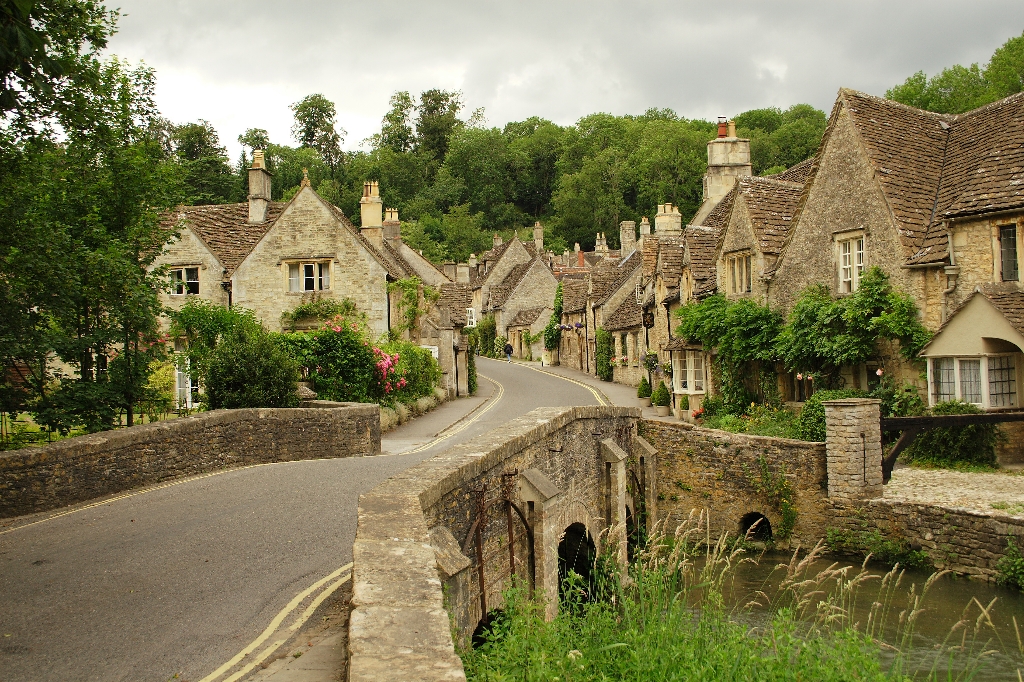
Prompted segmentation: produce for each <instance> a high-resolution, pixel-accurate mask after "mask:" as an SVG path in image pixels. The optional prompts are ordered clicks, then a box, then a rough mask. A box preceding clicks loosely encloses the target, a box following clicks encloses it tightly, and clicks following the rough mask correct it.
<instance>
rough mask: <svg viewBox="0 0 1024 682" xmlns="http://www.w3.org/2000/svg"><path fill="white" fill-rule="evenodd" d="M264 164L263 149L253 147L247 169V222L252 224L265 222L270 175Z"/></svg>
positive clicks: (268, 203)
mask: <svg viewBox="0 0 1024 682" xmlns="http://www.w3.org/2000/svg"><path fill="white" fill-rule="evenodd" d="M266 166H267V164H266V160H265V159H264V157H263V150H262V149H254V150H253V152H252V167H251V168H250V169H249V222H250V223H252V224H253V225H258V224H260V223H265V222H267V207H268V206H269V205H270V178H271V176H270V171H268V170H267V167H266Z"/></svg>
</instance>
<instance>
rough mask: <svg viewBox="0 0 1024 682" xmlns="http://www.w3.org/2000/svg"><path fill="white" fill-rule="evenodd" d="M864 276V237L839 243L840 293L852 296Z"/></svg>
mask: <svg viewBox="0 0 1024 682" xmlns="http://www.w3.org/2000/svg"><path fill="white" fill-rule="evenodd" d="M863 274H864V237H863V235H862V236H859V237H854V238H853V239H844V240H843V241H841V242H839V292H840V293H843V294H852V293H853V292H855V291H857V287H859V286H860V277H861V275H863Z"/></svg>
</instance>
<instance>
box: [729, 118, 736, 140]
mask: <svg viewBox="0 0 1024 682" xmlns="http://www.w3.org/2000/svg"><path fill="white" fill-rule="evenodd" d="M729 137H736V121H729Z"/></svg>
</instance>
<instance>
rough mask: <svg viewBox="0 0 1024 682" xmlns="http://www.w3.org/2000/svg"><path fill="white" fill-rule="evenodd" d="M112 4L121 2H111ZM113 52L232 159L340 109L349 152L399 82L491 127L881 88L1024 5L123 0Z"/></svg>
mask: <svg viewBox="0 0 1024 682" xmlns="http://www.w3.org/2000/svg"><path fill="white" fill-rule="evenodd" d="M111 6H115V7H116V6H117V4H115V3H114V2H112V3H111ZM120 8H121V11H122V13H123V14H124V15H126V16H123V17H122V18H121V20H120V22H119V32H118V33H117V35H115V36H114V38H113V40H112V41H111V45H110V47H111V52H113V53H115V54H118V55H120V56H122V57H126V58H128V59H130V60H133V61H137V60H144V61H145V62H146V63H148V64H149V65H150V66H153V67H155V69H156V71H157V96H158V102H159V105H160V108H161V110H162V112H163V114H164V115H165V116H167V117H168V118H170V119H171V120H172V121H174V122H176V123H181V122H185V121H194V120H197V119H200V118H205V119H207V120H209V121H211V122H212V123H213V124H214V126H215V127H216V128H217V130H218V132H219V133H220V136H221V140H222V142H223V143H224V144H225V145H226V146H227V147H228V149H229V152H230V153H231V155H232V157H235V156H237V154H238V152H239V150H240V147H239V145H238V144H237V141H236V138H237V136H238V135H239V133H241V132H242V131H243V130H245V129H246V128H250V127H255V128H266V129H267V130H268V131H270V137H271V139H272V140H273V141H275V142H277V143H285V144H293V141H292V140H291V135H290V127H291V122H292V118H291V112H290V111H289V109H288V105H289V104H290V103H292V102H295V101H297V100H299V99H301V98H302V97H303V96H305V95H307V94H310V93H314V92H320V93H323V94H324V95H326V96H327V97H328V98H329V99H331V100H332V101H334V102H335V104H336V105H337V108H338V122H339V124H340V125H341V126H342V127H344V128H345V129H346V130H347V131H348V135H347V137H346V140H345V144H344V146H345V148H347V149H354V148H357V147H359V146H360V144H361V143H362V141H363V140H364V139H365V138H366V137H368V136H369V135H371V134H373V133H374V132H376V131H377V130H378V129H379V127H380V120H381V117H382V116H383V115H384V113H385V112H386V111H387V109H388V99H389V97H390V96H391V94H392V93H393V92H395V91H397V90H409V91H410V92H412V93H413V96H416V95H417V94H418V93H419V92H420V91H422V90H426V89H428V88H432V87H439V88H444V89H448V90H461V91H462V92H463V93H464V97H465V99H464V101H465V103H466V107H467V112H466V113H467V115H468V112H469V111H470V110H472V109H475V108H477V107H484V108H485V113H486V117H487V121H488V123H489V124H490V125H494V126H502V125H504V124H505V123H506V122H508V121H513V120H521V119H523V118H527V117H529V116H542V117H544V118H548V119H551V120H553V121H555V122H556V123H561V124H570V123H573V122H574V121H576V120H577V119H578V118H579V117H581V116H584V115H586V114H590V113H593V112H597V111H604V112H610V113H613V114H638V113H642V112H643V111H645V110H646V109H649V108H651V107H659V108H660V107H668V108H672V109H674V110H675V111H677V112H678V113H679V114H681V115H683V116H686V117H688V118H713V117H715V116H719V115H733V114H737V113H739V112H741V111H745V110H747V109H752V108H756V107H765V106H778V107H782V108H785V107H787V106H789V105H791V104H794V103H797V102H808V103H810V104H813V105H814V106H816V107H818V108H820V109H823V110H825V111H826V112H827V111H829V110H830V109H831V107H832V103H833V101H834V99H835V95H836V91H837V90H838V88H840V87H850V88H855V89H858V90H863V91H865V92H869V93H873V94H878V95H882V94H884V93H885V90H886V89H887V88H889V87H891V86H892V85H893V84H895V83H899V82H901V81H902V80H903V79H904V78H906V77H907V76H909V75H910V74H912V73H914V72H915V71H918V70H921V69H923V70H924V71H926V72H927V73H929V74H932V73H934V72H936V71H938V70H940V69H941V68H943V67H945V66H948V65H951V64H955V63H961V64H969V63H971V62H981V63H984V62H985V61H987V59H988V57H989V56H990V55H991V54H992V51H993V50H994V49H995V48H996V47H998V46H999V45H1001V44H1002V43H1003V42H1005V41H1006V40H1007V39H1008V38H1011V37H1013V36H1016V35H1020V34H1021V33H1022V31H1024V2H1021V0H971V1H970V2H968V1H967V0H959V1H955V0H954V1H950V0H928V1H922V2H904V1H901V0H886V1H878V2H876V1H874V0H871V1H867V0H858V1H856V2H853V1H844V2H836V1H834V0H810V1H806V2H802V1H783V0H757V1H749V2H743V1H735V0H730V1H729V2H719V3H715V2H706V1H705V2H691V1H685V0H676V1H674V2H645V1H643V0H633V1H632V2H608V1H604V0H585V1H576V2H560V1H559V0H546V1H541V2H535V1H533V0H504V1H502V2H496V1H494V0H475V1H471V2H445V1H442V0H431V1H425V0H411V1H407V2H395V1H392V2H387V1H377V2H365V1H364V2H359V3H356V2H329V1H327V0H320V1H316V2H315V1H312V0H304V1H296V0H293V1H292V2H273V1H271V0H244V1H243V0H123V1H122V2H121V3H120Z"/></svg>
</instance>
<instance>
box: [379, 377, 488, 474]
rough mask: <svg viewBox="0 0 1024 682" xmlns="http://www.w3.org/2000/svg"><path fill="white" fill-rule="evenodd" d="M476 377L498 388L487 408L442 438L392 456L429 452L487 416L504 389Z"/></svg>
mask: <svg viewBox="0 0 1024 682" xmlns="http://www.w3.org/2000/svg"><path fill="white" fill-rule="evenodd" d="M477 376H479V377H482V378H484V379H487V380H488V381H489V382H491V383H492V384H494V385H495V386H497V387H498V394H497V395H496V396H492V397H490V398H488V400H490V401H491V402H490V404H489V405H488V406H487V407H485V408H484V409H482V410H480V411H479V412H477V413H476V415H474V416H473V418H472V419H469V420H467V421H465V422H463V424H462V425H461V426H459V428H457V429H455V430H454V431H449V432H448V433H446V434H445V435H443V436H441V437H439V438H435V439H434V440H432V441H429V442H427V443H424V444H423V445H421V446H419V447H418V448H414V449H412V450H404V451H403V452H396V453H394V454H395V455H412V454H415V453H417V452H423V451H424V450H429V449H430V448H432V447H434V446H435V445H437V444H439V443H443V442H444V441H446V440H448V439H449V438H451V437H452V436H454V435H456V434H459V433H462V432H463V431H465V430H466V429H468V428H469V427H470V426H472V425H473V424H475V423H476V422H477V421H478V420H479V419H480V418H481V417H483V416H484V415H485V414H487V412H488V411H490V410H491V408H493V407H494V406H495V405H497V404H498V402H499V401H500V400H501V398H502V396H504V395H505V387H504V386H502V385H501V384H500V383H499V382H497V381H495V380H494V379H492V378H491V377H486V376H484V375H483V374H477Z"/></svg>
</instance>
